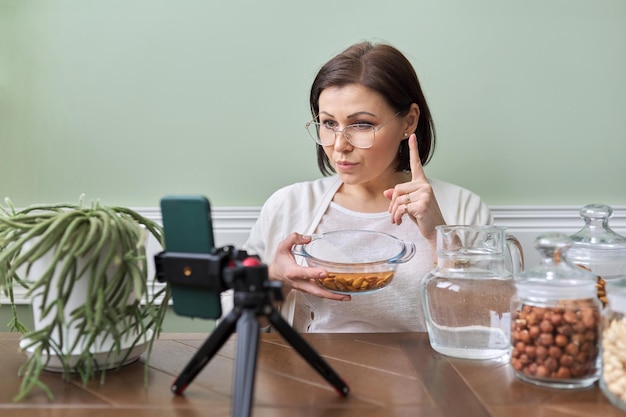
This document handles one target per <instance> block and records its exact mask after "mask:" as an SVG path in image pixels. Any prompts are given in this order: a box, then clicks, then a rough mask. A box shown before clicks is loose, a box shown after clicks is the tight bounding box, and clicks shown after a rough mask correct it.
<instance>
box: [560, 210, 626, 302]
mask: <svg viewBox="0 0 626 417" xmlns="http://www.w3.org/2000/svg"><path fill="white" fill-rule="evenodd" d="M612 215H613V209H612V208H611V207H610V206H607V205H604V204H589V205H586V206H584V207H583V208H581V209H580V217H582V218H583V220H584V221H585V225H584V227H583V228H582V229H580V230H579V231H578V232H576V233H574V234H573V235H571V236H570V238H571V239H572V246H571V247H570V248H569V249H568V250H567V254H566V257H567V259H568V260H570V261H571V262H572V263H573V264H575V265H577V266H579V267H582V268H585V269H587V270H589V271H591V272H593V273H594V274H595V275H596V276H597V277H596V279H597V288H598V297H599V298H600V300H601V301H602V303H603V304H606V287H605V286H606V281H610V280H612V279H615V278H619V277H622V276H626V237H624V236H621V235H619V234H617V233H616V232H615V231H613V230H612V229H611V228H610V227H609V218H610V217H611V216H612Z"/></svg>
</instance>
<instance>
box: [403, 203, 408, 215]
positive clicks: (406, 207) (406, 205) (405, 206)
mask: <svg viewBox="0 0 626 417" xmlns="http://www.w3.org/2000/svg"><path fill="white" fill-rule="evenodd" d="M408 213H409V205H408V204H405V205H404V214H408Z"/></svg>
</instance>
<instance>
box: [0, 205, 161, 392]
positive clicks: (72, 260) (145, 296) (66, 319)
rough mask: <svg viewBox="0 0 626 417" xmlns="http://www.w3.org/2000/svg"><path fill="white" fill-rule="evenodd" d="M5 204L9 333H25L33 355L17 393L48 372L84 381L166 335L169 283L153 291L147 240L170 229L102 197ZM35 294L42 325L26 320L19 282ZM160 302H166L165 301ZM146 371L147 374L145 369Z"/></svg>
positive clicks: (1, 264)
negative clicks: (19, 299)
mask: <svg viewBox="0 0 626 417" xmlns="http://www.w3.org/2000/svg"><path fill="white" fill-rule="evenodd" d="M82 199H83V198H82V197H81V199H80V202H79V204H78V205H74V204H58V205H36V206H30V207H27V208H24V209H20V210H16V209H15V208H14V207H13V205H12V204H11V202H10V201H9V200H8V199H7V200H6V204H7V207H2V206H0V286H1V288H2V291H3V292H4V294H5V295H6V297H7V298H8V299H9V300H10V302H11V307H12V311H13V318H12V321H11V322H10V323H9V327H10V328H11V330H12V331H13V330H17V331H19V332H21V333H23V334H24V336H23V338H22V340H21V341H20V347H21V349H23V350H24V352H25V353H26V355H27V359H26V361H25V362H24V364H23V365H22V366H21V368H20V373H21V375H22V376H23V379H22V384H21V387H20V390H19V393H18V394H17V396H16V400H20V399H22V398H24V397H25V396H26V395H27V394H29V393H30V392H31V391H32V390H33V389H34V388H35V387H40V388H42V389H43V390H44V391H45V392H46V393H47V395H48V396H49V397H50V398H51V399H52V394H51V391H50V390H49V389H48V388H47V387H46V386H45V385H44V384H43V383H42V382H41V381H40V378H39V377H40V375H41V373H42V371H44V370H56V371H59V372H62V373H63V377H64V378H65V379H68V378H69V377H70V375H71V374H78V375H80V378H81V379H82V381H83V383H86V382H87V381H89V380H91V379H92V378H94V377H96V376H97V375H100V377H101V378H104V375H105V371H106V370H107V369H113V368H118V367H121V366H123V365H124V364H126V363H128V362H129V361H132V360H134V359H136V358H137V357H138V356H139V355H140V354H141V353H142V352H144V351H145V350H146V349H147V350H148V356H149V354H150V350H151V347H152V343H153V341H154V340H155V339H156V338H157V337H158V333H159V331H160V329H161V324H162V322H163V318H164V316H165V312H166V309H167V301H168V300H169V288H167V287H165V288H161V289H159V290H158V291H157V290H154V289H153V290H152V291H150V288H149V284H148V279H147V278H148V277H147V271H148V267H147V263H148V259H147V258H146V241H147V237H148V236H149V235H152V236H154V237H155V238H156V239H157V240H158V242H159V243H160V244H163V240H162V227H161V226H160V225H158V224H157V223H155V222H154V221H152V220H149V219H147V218H145V217H143V216H141V215H140V214H138V213H137V212H135V211H133V210H131V209H129V208H124V207H108V206H104V205H102V204H100V203H99V202H95V203H92V204H91V205H90V206H84V205H83V203H82ZM16 286H21V287H23V288H25V289H26V291H27V294H28V295H30V296H31V297H32V303H33V317H34V319H35V326H34V329H32V330H29V329H27V328H26V327H25V326H24V325H23V324H22V323H21V321H20V318H19V317H18V313H17V309H16V305H15V293H14V288H15V287H16ZM157 299H158V300H161V302H157ZM146 375H147V374H146Z"/></svg>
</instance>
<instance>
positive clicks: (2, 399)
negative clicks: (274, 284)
mask: <svg viewBox="0 0 626 417" xmlns="http://www.w3.org/2000/svg"><path fill="white" fill-rule="evenodd" d="M18 337H19V336H18V335H16V334H10V333H0V416H2V417H38V416H46V417H57V416H58V417H74V416H89V417H125V416H129V417H130V416H132V417H143V416H145V417H148V416H150V417H154V416H159V417H168V416H178V417H183V416H184V417H195V416H198V417H212V416H230V413H231V411H230V407H231V392H232V387H231V384H232V380H233V377H234V374H233V368H234V360H235V351H236V349H235V348H236V339H235V338H234V337H233V338H231V339H229V341H228V342H227V343H226V345H225V346H224V347H223V348H222V349H221V350H220V352H219V353H218V355H216V356H215V357H214V358H213V359H212V360H211V361H210V362H209V363H208V364H207V366H206V367H205V368H204V370H203V371H202V372H201V373H200V375H198V377H197V378H196V379H195V380H194V381H193V383H192V384H191V385H190V386H189V387H188V388H187V390H186V391H185V393H184V395H183V396H175V395H173V394H172V393H171V391H170V385H171V384H172V382H173V380H174V378H175V377H176V376H177V375H178V374H179V373H180V371H181V370H182V369H183V367H184V366H185V365H186V364H187V362H188V361H189V359H190V358H191V357H192V355H193V354H194V353H195V352H196V350H197V349H198V347H199V346H200V345H201V344H202V342H203V341H204V339H205V338H206V335H198V334H192V335H190V334H165V335H162V337H161V339H160V340H159V341H158V342H157V344H156V346H155V350H154V351H153V353H152V357H151V360H150V367H149V371H148V377H149V379H148V383H147V384H146V385H145V384H144V363H143V362H142V361H143V357H142V359H141V360H139V361H137V362H135V363H133V364H130V365H128V366H126V367H124V368H123V369H122V370H120V371H117V372H111V373H108V374H107V376H106V381H105V383H104V384H100V383H99V382H97V381H94V382H91V383H89V384H88V385H87V386H83V385H82V384H81V383H80V381H72V382H63V381H62V380H61V378H60V375H58V374H54V373H46V374H45V378H44V381H45V383H46V384H48V386H49V387H50V388H51V389H52V391H53V393H54V395H55V400H54V401H49V400H48V399H47V397H46V396H45V395H44V394H43V393H42V392H41V391H37V392H35V393H33V395H31V396H30V397H29V398H28V399H26V400H25V401H22V402H19V403H15V402H13V401H12V398H13V396H14V395H15V394H16V393H17V389H18V385H19V382H20V379H19V378H18V376H17V371H18V368H19V366H20V364H21V363H22V362H23V361H24V357H23V356H22V354H21V353H19V352H17V345H18ZM304 337H305V338H306V340H307V341H308V342H309V343H310V344H311V346H313V347H314V348H315V349H316V350H317V351H318V352H319V353H320V354H321V355H322V356H323V357H324V358H326V360H327V361H328V363H329V364H330V365H331V366H332V367H333V368H334V369H335V370H336V371H337V372H338V373H339V374H340V375H341V376H342V377H343V378H344V379H345V380H346V381H347V382H348V383H349V385H350V388H351V393H350V395H349V396H348V397H347V398H342V397H340V396H339V395H337V393H336V392H335V391H334V389H333V388H332V387H331V386H330V385H329V384H328V383H327V382H326V381H325V380H324V379H323V378H322V377H321V376H320V375H319V374H318V373H317V372H316V371H315V370H313V369H312V368H311V367H310V366H309V365H308V363H307V362H306V361H305V360H304V359H302V358H301V357H300V356H299V355H298V354H297V352H295V351H294V350H293V348H291V346H290V345H289V344H288V343H286V342H285V341H284V340H283V339H282V337H281V336H280V335H278V334H263V335H262V337H261V343H260V348H259V356H258V366H257V373H256V385H255V401H254V406H253V410H252V415H253V416H254V417H270V416H271V417H283V416H284V417H299V416H347V417H351V416H355V417H356V416H358V417H373V416H385V417H387V416H407V417H408V416H411V417H415V416H462V417H473V416H502V417H515V416H520V417H534V416H543V417H550V416H553V417H564V416H579V417H583V416H607V417H608V416H626V413H624V412H622V411H620V410H619V409H618V408H616V407H614V406H612V405H611V404H610V403H609V402H608V401H607V400H606V399H605V397H604V396H603V395H602V392H601V391H600V390H599V388H598V387H597V385H594V386H593V387H592V388H589V389H585V390H578V391H567V390H557V389H546V388H539V387H535V386H532V385H530V384H527V383H524V382H522V381H519V380H517V379H516V378H515V376H514V375H513V373H512V371H511V368H510V366H508V365H507V364H506V363H503V362H498V361H470V360H461V359H452V358H448V357H446V356H442V355H439V354H438V353H436V352H434V351H433V350H432V349H431V348H430V346H429V344H428V337H427V335H426V334H424V333H386V334H307V335H305V336H304Z"/></svg>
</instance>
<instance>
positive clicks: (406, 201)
mask: <svg viewBox="0 0 626 417" xmlns="http://www.w3.org/2000/svg"><path fill="white" fill-rule="evenodd" d="M410 203H411V196H410V195H408V194H405V195H404V204H410Z"/></svg>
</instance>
